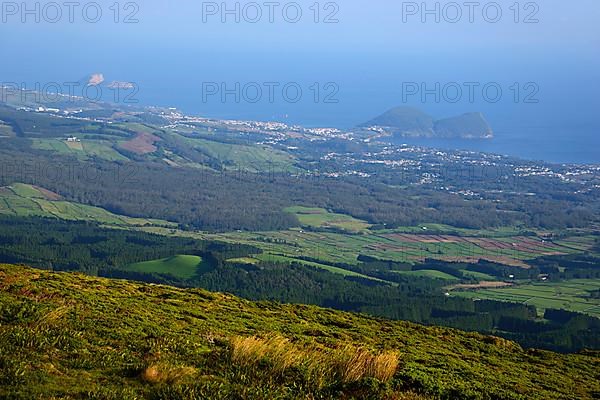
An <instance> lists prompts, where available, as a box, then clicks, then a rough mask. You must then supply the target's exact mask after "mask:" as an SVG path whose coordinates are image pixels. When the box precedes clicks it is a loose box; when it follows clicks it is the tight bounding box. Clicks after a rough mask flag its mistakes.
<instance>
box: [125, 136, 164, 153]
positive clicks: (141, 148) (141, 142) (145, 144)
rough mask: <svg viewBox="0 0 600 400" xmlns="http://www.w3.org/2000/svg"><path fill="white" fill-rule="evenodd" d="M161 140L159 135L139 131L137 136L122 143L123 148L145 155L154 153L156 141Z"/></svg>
mask: <svg viewBox="0 0 600 400" xmlns="http://www.w3.org/2000/svg"><path fill="white" fill-rule="evenodd" d="M158 141H160V138H159V137H158V136H154V135H152V134H150V133H138V135H137V136H136V137H134V138H133V139H131V140H130V141H128V142H125V143H123V144H121V148H122V149H125V150H127V151H131V152H132V153H136V154H140V155H144V154H149V153H154V152H155V151H156V146H155V145H154V143H156V142H158Z"/></svg>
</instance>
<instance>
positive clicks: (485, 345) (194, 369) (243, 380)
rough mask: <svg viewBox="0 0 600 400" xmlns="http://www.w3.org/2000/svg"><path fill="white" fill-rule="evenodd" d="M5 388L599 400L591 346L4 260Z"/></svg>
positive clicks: (0, 389) (127, 394) (0, 273)
mask: <svg viewBox="0 0 600 400" xmlns="http://www.w3.org/2000/svg"><path fill="white" fill-rule="evenodd" d="M0 311H1V312H0V398H6V399H27V400H30V399H55V398H61V399H119V400H129V399H164V400H168V399H190V400H191V399H238V398H239V399H302V398H304V399H328V398H344V399H351V398H356V399H375V398H377V399H386V398H387V399H434V398H443V399H544V400H548V399H574V400H575V399H592V398H597V396H598V393H600V383H599V381H598V380H597V379H596V378H597V376H598V374H600V363H599V361H600V358H599V357H598V355H597V354H591V353H586V354H580V355H558V354H554V353H550V352H544V351H524V350H522V349H521V348H520V347H519V346H518V345H516V344H514V343H512V342H509V341H506V340H503V339H499V338H494V337H485V336H481V335H478V334H468V333H462V332H458V331H454V330H451V329H447V328H432V327H431V328H430V327H422V326H419V325H414V324H410V323H403V322H390V321H384V320H379V319H375V318H370V317H365V316H360V315H354V314H348V313H343V312H338V311H331V310H326V309H320V308H317V307H310V306H298V305H279V304H275V303H253V302H249V301H244V300H240V299H238V298H235V297H233V296H229V295H223V294H215V293H209V292H206V291H203V290H197V289H196V290H180V289H174V288H169V287H163V286H155V285H142V284H136V283H130V282H125V281H112V280H107V279H98V278H91V277H87V276H83V275H78V274H66V273H65V274H56V273H49V272H43V271H39V270H33V269H28V268H25V267H16V266H9V265H0Z"/></svg>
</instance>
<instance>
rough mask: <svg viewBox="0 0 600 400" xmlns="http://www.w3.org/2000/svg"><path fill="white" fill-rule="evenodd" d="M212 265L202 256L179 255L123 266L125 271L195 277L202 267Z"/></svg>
mask: <svg viewBox="0 0 600 400" xmlns="http://www.w3.org/2000/svg"><path fill="white" fill-rule="evenodd" d="M208 268H210V266H209V265H208V263H206V262H204V260H203V259H202V257H199V256H190V255H177V256H173V257H168V258H163V259H161V260H152V261H146V262H140V263H135V264H131V265H128V266H127V267H125V268H123V269H124V270H125V271H134V272H146V273H160V274H167V275H172V276H174V277H176V278H181V279H190V278H193V277H194V275H196V274H197V273H198V272H200V271H201V270H202V269H208Z"/></svg>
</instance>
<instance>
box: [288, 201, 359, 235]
mask: <svg viewBox="0 0 600 400" xmlns="http://www.w3.org/2000/svg"><path fill="white" fill-rule="evenodd" d="M284 211H286V212H289V213H292V214H294V215H296V217H297V218H298V220H299V221H300V223H301V224H302V225H303V226H306V227H312V228H336V229H342V230H345V231H348V232H352V233H358V232H364V231H365V230H366V229H368V228H369V227H371V224H369V223H367V222H365V221H362V220H360V219H357V218H354V217H351V216H349V215H344V214H336V213H333V212H329V211H327V210H325V209H324V208H310V207H301V206H295V207H288V208H286V209H285V210H284Z"/></svg>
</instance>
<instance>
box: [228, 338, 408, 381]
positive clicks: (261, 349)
mask: <svg viewBox="0 0 600 400" xmlns="http://www.w3.org/2000/svg"><path fill="white" fill-rule="evenodd" d="M230 345H231V360H232V362H233V363H235V364H237V365H240V366H243V367H253V366H256V365H260V364H264V365H266V366H268V368H269V369H270V370H271V371H272V372H273V373H274V374H283V373H284V372H285V371H286V370H288V369H289V368H298V369H300V370H302V371H304V373H305V376H306V379H307V381H309V382H311V383H313V384H314V385H315V386H318V387H322V386H324V385H326V384H327V383H331V382H335V381H341V382H355V381H359V380H361V379H363V378H376V379H378V380H380V381H382V382H385V381H388V380H390V379H391V378H392V377H393V376H394V374H395V373H396V370H397V368H398V363H399V352H397V351H386V352H383V353H380V354H372V353H371V352H370V351H369V350H367V349H365V348H362V347H356V346H354V345H350V344H347V345H345V346H343V347H339V348H336V349H327V348H323V347H317V346H315V345H312V346H309V347H303V348H301V347H299V346H297V345H295V344H294V343H292V342H290V341H289V340H288V339H286V338H283V337H280V336H274V337H271V338H268V339H263V338H259V337H256V336H252V337H235V338H233V339H232V340H231V341H230Z"/></svg>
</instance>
